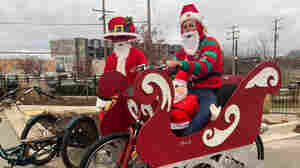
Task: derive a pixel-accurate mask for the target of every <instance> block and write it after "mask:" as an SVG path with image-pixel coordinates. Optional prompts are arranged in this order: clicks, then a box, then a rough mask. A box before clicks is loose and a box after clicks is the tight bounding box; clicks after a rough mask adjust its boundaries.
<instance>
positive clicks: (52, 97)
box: [33, 86, 56, 99]
mask: <svg viewBox="0 0 300 168" xmlns="http://www.w3.org/2000/svg"><path fill="white" fill-rule="evenodd" d="M33 90H34V91H36V92H37V93H38V94H39V95H44V96H47V97H49V98H51V99H56V97H55V96H53V95H50V94H48V93H46V92H43V91H42V89H41V88H40V87H37V86H34V87H33Z"/></svg>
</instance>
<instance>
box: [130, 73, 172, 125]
mask: <svg viewBox="0 0 300 168" xmlns="http://www.w3.org/2000/svg"><path fill="white" fill-rule="evenodd" d="M151 83H153V84H156V85H157V86H158V87H159V88H160V90H161V93H162V103H161V107H160V108H161V110H163V109H164V108H165V107H166V106H167V111H170V109H171V105H172V96H171V88H170V86H169V84H168V82H167V80H166V79H165V78H164V77H163V76H161V75H160V74H158V73H149V74H147V75H146V76H145V77H144V79H143V81H142V83H141V85H142V86H141V88H142V89H143V91H144V92H145V93H146V94H153V91H154V89H153V87H152V86H151V85H150V84H151ZM127 105H128V109H129V112H130V114H131V115H132V117H133V118H134V119H135V120H138V112H140V111H141V112H142V114H143V115H144V116H150V117H152V116H153V115H154V109H153V107H152V105H151V104H140V106H139V105H138V104H137V103H136V102H135V101H134V100H133V99H129V100H128V101H127Z"/></svg>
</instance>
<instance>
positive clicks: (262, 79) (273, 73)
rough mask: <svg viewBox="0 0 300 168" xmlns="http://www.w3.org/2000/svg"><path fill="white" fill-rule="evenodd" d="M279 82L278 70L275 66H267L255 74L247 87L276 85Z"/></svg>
mask: <svg viewBox="0 0 300 168" xmlns="http://www.w3.org/2000/svg"><path fill="white" fill-rule="evenodd" d="M278 83H279V74H278V71H277V70H276V69H275V68H273V67H267V68H264V69H263V70H261V71H260V72H259V73H258V74H257V75H255V76H254V78H252V79H251V80H250V81H249V82H248V83H247V85H246V87H245V88H246V89H249V88H253V87H255V86H257V87H270V86H271V87H275V86H277V85H278Z"/></svg>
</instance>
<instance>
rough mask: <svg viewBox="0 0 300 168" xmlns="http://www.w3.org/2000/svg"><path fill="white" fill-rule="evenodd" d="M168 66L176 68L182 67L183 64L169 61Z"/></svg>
mask: <svg viewBox="0 0 300 168" xmlns="http://www.w3.org/2000/svg"><path fill="white" fill-rule="evenodd" d="M166 64H167V66H168V68H176V67H177V66H182V63H181V62H179V61H176V60H168V61H167V62H166Z"/></svg>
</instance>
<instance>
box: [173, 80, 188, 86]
mask: <svg viewBox="0 0 300 168" xmlns="http://www.w3.org/2000/svg"><path fill="white" fill-rule="evenodd" d="M175 85H177V86H187V82H186V81H185V80H180V79H174V80H173V86H175Z"/></svg>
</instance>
